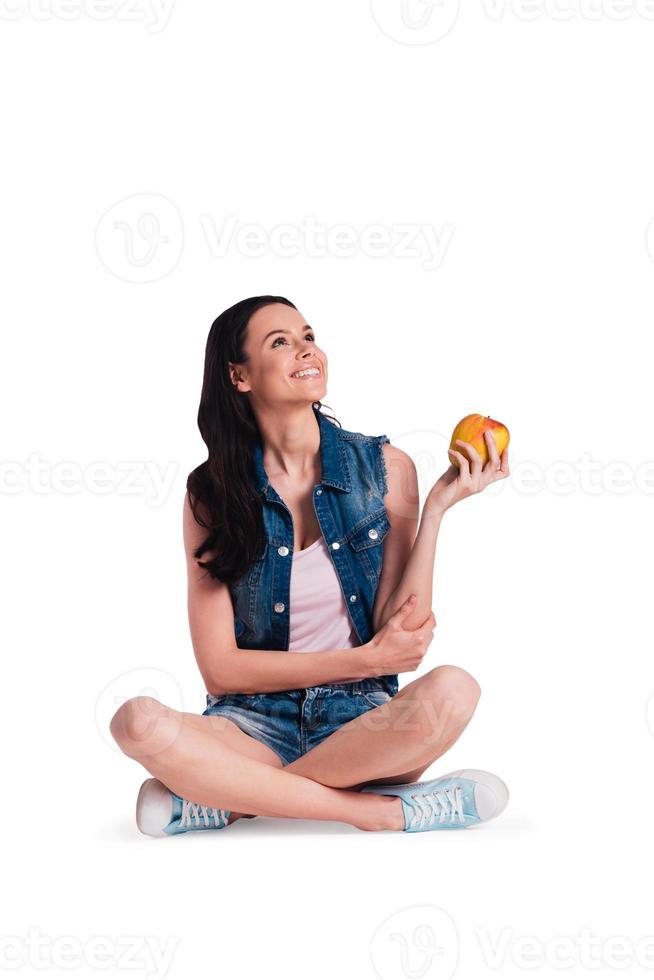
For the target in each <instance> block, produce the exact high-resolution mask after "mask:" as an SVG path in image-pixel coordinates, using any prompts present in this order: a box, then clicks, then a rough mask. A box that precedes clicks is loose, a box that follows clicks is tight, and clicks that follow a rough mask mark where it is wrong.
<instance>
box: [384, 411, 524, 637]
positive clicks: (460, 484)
mask: <svg viewBox="0 0 654 980" xmlns="http://www.w3.org/2000/svg"><path fill="white" fill-rule="evenodd" d="M485 438H486V445H487V447H488V456H489V458H488V462H487V463H486V464H482V461H481V458H480V456H479V453H478V452H477V450H476V449H475V448H474V447H473V446H471V445H470V443H467V442H462V441H461V440H460V439H458V440H457V444H459V445H460V446H461V448H462V449H465V450H466V451H467V453H468V456H469V459H468V457H467V456H465V455H464V454H463V453H462V452H457V451H456V450H453V451H451V452H450V455H451V456H453V457H454V458H455V459H456V460H457V462H458V465H454V464H452V465H450V467H449V468H448V469H447V470H446V471H445V473H443V475H442V476H441V477H440V478H439V479H438V480H437V482H436V483H435V484H434V486H433V487H432V488H431V490H430V491H429V494H428V495H427V499H426V501H425V504H424V507H423V509H422V515H421V519H420V527H419V529H418V533H417V536H416V528H417V525H418V513H419V509H420V508H419V495H418V478H417V473H416V467H415V464H414V462H413V460H412V459H411V457H410V456H409V455H408V454H407V453H405V452H403V450H401V449H398V448H397V447H396V446H391V445H390V444H389V443H385V444H384V446H383V452H384V462H385V463H386V471H387V474H388V479H387V483H388V494H387V495H386V497H385V498H384V506H385V507H386V510H387V512H388V517H389V520H390V522H391V529H390V531H389V532H388V534H387V535H386V538H385V539H384V561H383V565H382V573H381V576H380V580H379V586H378V588H377V594H376V596H375V607H374V610H373V631H374V632H375V633H376V632H378V631H379V630H380V629H381V627H382V626H383V625H384V623H386V622H387V620H388V619H389V617H390V616H392V614H393V613H394V612H395V611H396V610H397V609H399V607H400V606H401V605H402V603H403V602H404V601H405V600H406V599H407V598H408V597H409V596H410V595H411V594H412V593H414V594H415V596H416V603H415V606H414V608H413V609H412V610H411V612H410V613H409V615H408V616H407V617H406V619H405V620H404V626H405V629H417V627H419V626H421V625H422V624H423V623H424V621H425V620H426V619H427V617H428V616H429V615H430V613H431V607H432V600H433V580H434V565H435V559H436V543H437V541H438V532H439V530H440V526H441V521H442V519H443V515H444V514H445V512H446V511H447V510H449V508H450V507H451V506H452V505H453V504H455V503H456V502H457V501H459V500H463V499H464V498H465V497H469V496H471V495H472V494H474V493H478V492H479V491H480V490H483V489H484V488H485V487H487V486H488V485H489V484H490V483H494V482H495V480H500V479H504V478H505V477H507V476H508V475H509V457H508V447H507V449H505V450H504V452H503V453H502V455H501V457H500V456H499V454H498V452H497V446H496V445H495V440H494V438H493V436H492V433H491V430H490V429H488V430H487V431H486V433H485Z"/></svg>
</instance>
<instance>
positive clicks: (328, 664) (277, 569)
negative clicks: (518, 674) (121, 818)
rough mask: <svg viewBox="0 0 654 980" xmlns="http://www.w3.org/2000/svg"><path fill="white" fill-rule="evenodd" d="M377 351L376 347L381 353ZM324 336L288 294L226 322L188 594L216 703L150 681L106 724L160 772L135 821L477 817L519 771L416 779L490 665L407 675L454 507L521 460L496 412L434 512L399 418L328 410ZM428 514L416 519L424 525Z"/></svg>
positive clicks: (368, 823)
mask: <svg viewBox="0 0 654 980" xmlns="http://www.w3.org/2000/svg"><path fill="white" fill-rule="evenodd" d="M369 368H370V365H366V370H368V369H369ZM326 389H327V356H326V354H325V352H324V351H323V350H322V349H321V348H320V347H319V346H318V344H317V342H316V335H315V332H314V330H313V329H312V328H311V327H310V326H309V325H308V324H307V323H306V321H305V319H304V317H303V316H302V314H301V313H300V312H299V311H298V310H297V308H296V307H295V306H294V305H293V304H292V303H291V302H290V301H289V300H287V299H285V298H284V297H281V296H258V297H254V298H251V299H247V300H243V301H242V302H240V303H237V304H236V305H235V306H232V307H231V308H230V309H228V310H226V311H225V312H224V313H222V314H221V315H220V316H219V317H218V318H217V319H216V320H215V322H214V323H213V325H212V327H211V331H210V333H209V337H208V340H207V346H206V355H205V367H204V381H203V387H202V395H201V400H200V409H199V413H198V425H199V428H200V432H201V434H202V437H203V439H204V441H205V443H206V444H207V448H208V459H207V460H206V462H204V463H203V464H202V465H200V466H199V467H197V469H195V470H194V471H193V472H192V473H191V474H190V475H189V477H188V480H187V493H186V496H185V499H184V519H183V527H184V544H185V550H186V558H187V567H188V611H189V623H190V630H191V638H192V643H193V648H194V651H195V656H196V660H197V664H198V667H199V670H200V673H201V674H202V677H203V680H204V683H205V685H206V690H207V706H206V709H205V711H204V712H203V713H202V715H197V714H193V713H188V712H180V711H176V710H174V709H173V708H170V707H167V706H165V705H163V704H161V703H160V702H159V701H157V700H156V699H154V698H149V697H135V698H131V699H129V700H128V701H126V702H125V703H124V704H123V705H121V707H120V708H119V709H118V711H117V712H116V714H115V715H114V717H113V718H112V721H111V733H112V736H113V737H114V739H115V740H116V742H117V743H118V745H119V746H120V748H121V749H122V751H123V752H124V753H125V754H126V755H128V756H130V757H131V758H133V759H136V760H137V761H138V762H140V763H141V764H142V765H143V766H144V767H145V769H147V771H148V772H149V773H151V777H152V778H149V779H147V780H146V781H145V782H144V783H143V785H142V787H141V790H140V792H139V796H138V800H137V815H136V817H137V826H138V828H139V830H141V831H142V832H143V833H145V834H150V835H152V836H166V835H171V834H178V833H183V832H186V831H189V830H207V829H214V830H216V829H223V828H224V827H226V826H228V825H229V824H231V823H233V822H234V821H235V820H237V819H239V818H241V817H248V818H250V817H253V816H256V815H262V816H272V817H295V818H304V819H306V818H309V819H313V820H337V821H342V822H344V823H348V824H351V825H353V826H355V827H358V828H360V829H361V830H405V831H425V830H440V829H453V828H466V827H468V826H471V825H473V824H476V823H479V822H480V821H484V820H488V819H490V818H492V817H494V816H497V815H498V814H499V813H500V812H501V811H502V810H503V809H504V808H505V806H506V803H507V801H508V791H507V788H506V786H505V784H504V783H503V782H502V780H501V779H500V778H499V777H497V776H495V775H493V774H492V773H488V772H484V771H481V770H475V769H467V770H466V769H464V770H458V771H456V772H452V773H448V774H447V775H445V776H441V777H439V778H436V779H427V780H424V781H422V782H419V781H418V780H419V777H420V776H421V774H422V773H423V772H424V771H425V769H427V768H428V767H429V766H430V765H431V764H432V763H433V762H434V760H435V759H437V758H439V756H441V755H443V753H444V752H446V751H447V750H448V749H449V748H450V747H451V746H452V745H453V744H454V742H455V741H456V740H457V738H458V737H459V736H460V735H461V732H462V731H463V730H464V728H465V727H466V725H467V724H468V722H469V720H470V718H471V716H472V714H473V712H474V710H475V707H476V704H477V701H478V698H479V694H480V688H479V685H478V684H477V682H476V680H475V679H474V678H473V677H472V676H471V675H470V674H469V673H467V671H465V670H463V669H462V668H461V667H455V666H451V665H441V666H438V667H435V668H433V669H432V670H430V671H428V672H427V673H424V674H423V675H422V676H420V677H418V678H415V679H414V680H412V681H411V682H410V683H408V684H406V685H405V686H404V687H403V688H402V690H401V691H399V684H398V674H400V673H405V672H409V671H415V670H417V668H418V667H420V665H421V663H422V661H423V657H424V656H425V653H426V652H427V649H428V647H429V645H430V643H431V641H432V639H433V631H434V628H435V626H436V621H435V618H434V615H433V612H432V610H431V608H430V607H431V600H432V579H433V571H434V556H435V549H436V540H437V536H438V530H439V526H440V522H441V520H442V517H443V514H444V513H445V512H446V510H447V509H448V508H449V507H451V506H452V505H453V504H454V503H455V502H456V501H458V500H460V499H462V498H464V497H466V496H468V495H470V494H472V493H476V492H478V491H479V490H481V489H483V488H484V487H485V486H487V485H488V484H489V483H491V482H493V481H494V480H496V479H501V478H503V477H505V476H507V475H508V472H509V470H508V455H507V453H506V450H505V452H504V453H503V454H502V457H501V458H500V457H498V453H497V449H496V446H495V443H494V440H493V438H492V435H490V432H488V433H487V434H486V438H487V442H488V449H489V455H490V459H489V461H488V463H487V464H486V465H485V466H483V467H482V465H481V460H480V458H479V455H478V454H477V453H476V451H475V450H474V448H473V447H472V446H471V445H469V444H468V443H461V449H465V450H466V451H467V454H468V455H467V456H466V455H464V453H463V452H458V451H455V452H453V453H452V455H453V456H454V457H456V459H457V461H458V466H455V465H453V464H452V465H451V466H450V467H449V469H448V470H447V471H446V472H445V473H444V474H443V476H442V477H441V478H440V479H439V480H438V482H437V483H436V484H435V485H434V486H433V487H432V489H431V491H430V492H429V494H428V496H427V500H426V502H425V505H424V507H423V511H422V515H421V519H420V527H419V530H418V516H419V514H418V511H419V497H418V484H417V475H416V469H415V466H414V464H413V462H412V460H411V458H410V457H409V456H408V455H407V454H406V453H404V452H403V451H402V450H400V449H398V448H397V447H394V446H392V445H391V444H390V442H389V439H388V437H387V436H386V435H379V436H367V435H364V434H363V433H361V432H356V431H352V430H348V429H344V428H343V427H342V426H341V425H340V423H338V424H336V423H335V422H334V421H331V420H330V419H329V417H328V416H326V415H325V414H324V413H323V412H322V411H321V406H322V403H321V401H320V399H321V398H323V397H324V395H325V392H326ZM416 532H417V534H416Z"/></svg>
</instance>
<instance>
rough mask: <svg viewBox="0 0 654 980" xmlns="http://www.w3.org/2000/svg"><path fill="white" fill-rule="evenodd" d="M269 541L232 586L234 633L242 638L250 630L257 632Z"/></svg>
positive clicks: (237, 637)
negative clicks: (258, 608) (258, 609)
mask: <svg viewBox="0 0 654 980" xmlns="http://www.w3.org/2000/svg"><path fill="white" fill-rule="evenodd" d="M267 552H268V542H267V541H266V543H265V544H264V547H263V551H262V552H261V555H260V556H259V558H257V559H256V561H254V562H253V563H252V565H251V566H250V568H249V569H248V570H247V572H246V573H245V575H243V576H242V577H241V578H240V579H239V580H238V581H237V582H235V583H234V584H233V586H232V589H231V593H232V602H233V605H234V635H235V637H236V639H237V640H239V639H241V638H242V637H243V635H244V634H245V633H247V632H248V631H249V632H250V633H254V632H256V616H257V605H258V602H259V599H260V594H261V583H262V576H263V570H264V568H265V564H266V555H267Z"/></svg>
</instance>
